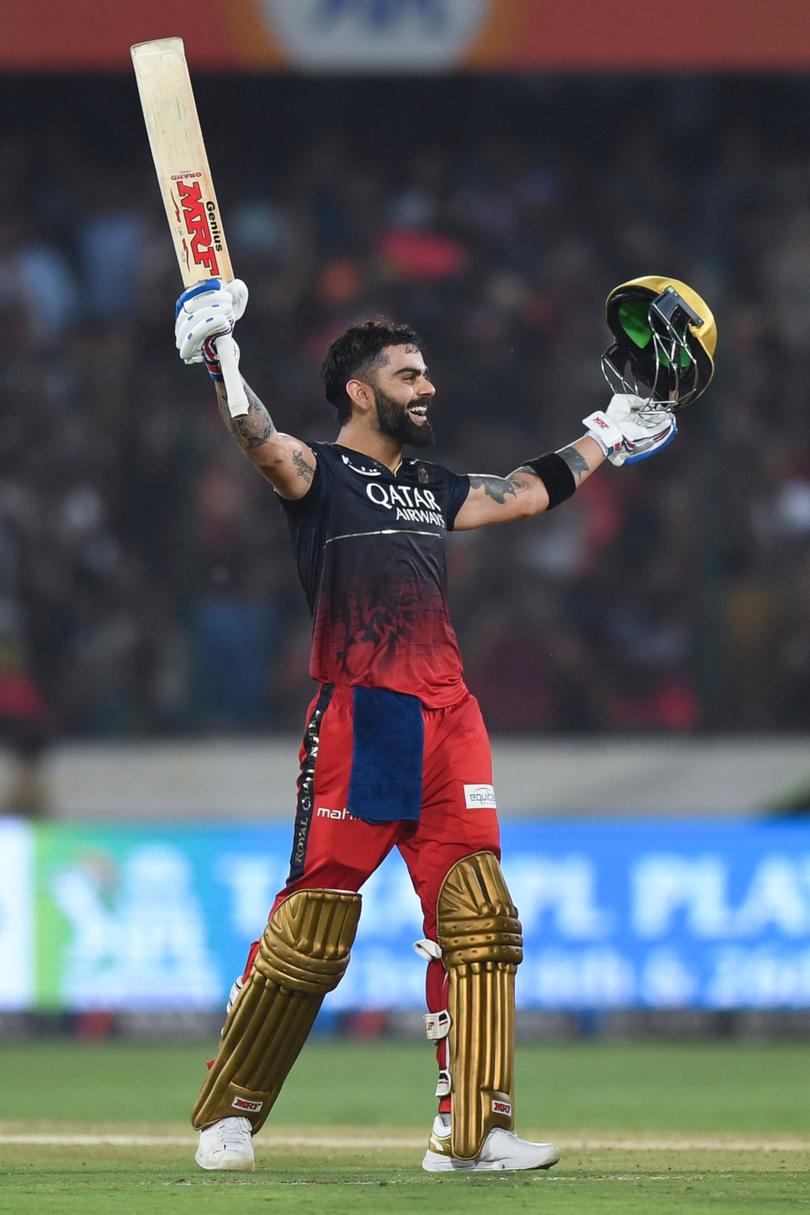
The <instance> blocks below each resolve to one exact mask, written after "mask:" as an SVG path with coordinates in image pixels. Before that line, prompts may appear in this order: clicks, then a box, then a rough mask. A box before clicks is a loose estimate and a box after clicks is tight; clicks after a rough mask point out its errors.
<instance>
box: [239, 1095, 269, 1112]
mask: <svg viewBox="0 0 810 1215" xmlns="http://www.w3.org/2000/svg"><path fill="white" fill-rule="evenodd" d="M263 1105H264V1102H263V1101H246V1100H245V1098H244V1097H234V1099H233V1101H232V1102H231V1107H232V1108H233V1109H235V1110H243V1111H244V1112H245V1113H246V1114H258V1112H259V1110H260V1109H261V1108H262V1106H263Z"/></svg>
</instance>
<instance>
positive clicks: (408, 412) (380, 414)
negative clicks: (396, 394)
mask: <svg viewBox="0 0 810 1215" xmlns="http://www.w3.org/2000/svg"><path fill="white" fill-rule="evenodd" d="M373 392H374V403H375V405H376V406H377V423H378V425H379V428H380V433H381V434H384V435H387V436H388V437H389V438H391V439H396V441H397V442H398V443H400V444H401V445H402V446H403V447H404V446H405V445H406V444H410V445H411V447H431V446H432V445H433V444H434V443H435V442H436V436H435V434H434V433H433V427H432V426H431V424H430V422H429V421H428V420H427V409H428V407H427V404H426V403H425V402H422V403H421V404H415V405H411V406H410V407H406V406H404V405H400V404H399V403H398V402H397V401H395V400H394V398H393V397H390V396H389V395H388V394H387V393H386V392H383V390H382V389H381V388H376V387H373Z"/></svg>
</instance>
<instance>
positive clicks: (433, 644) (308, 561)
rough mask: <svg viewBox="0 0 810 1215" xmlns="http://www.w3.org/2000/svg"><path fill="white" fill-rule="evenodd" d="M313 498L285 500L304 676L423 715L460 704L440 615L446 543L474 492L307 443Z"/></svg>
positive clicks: (435, 470)
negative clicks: (413, 707) (383, 691)
mask: <svg viewBox="0 0 810 1215" xmlns="http://www.w3.org/2000/svg"><path fill="white" fill-rule="evenodd" d="M309 446H310V447H311V449H312V451H313V452H314V453H315V457H316V460H317V467H316V470H315V476H314V478H313V481H312V485H311V486H310V488H309V490H308V492H307V493H306V494H305V495H304V497H303V498H299V499H298V500H297V501H294V502H289V501H285V500H284V499H280V501H281V503H282V506H283V507H284V511H285V513H286V516H287V522H288V526H289V530H290V536H291V538H292V542H293V547H294V549H295V554H296V559H297V562H298V573H299V576H300V578H301V582H302V584H303V587H304V590H305V592H306V596H307V602H308V603H309V608H310V611H311V613H312V624H313V628H312V656H311V660H310V674H311V675H312V676H313V678H314V679H317V680H320V681H321V682H322V683H331V684H336V685H338V686H340V685H343V686H346V685H349V686H351V685H361V686H363V687H372V688H389V689H391V690H392V691H395V692H406V693H408V694H410V695H412V696H417V697H418V698H419V699H420V700H421V702H422V704H423V705H426V706H427V707H429V708H441V707H444V706H446V705H451V704H454V703H455V702H456V701H457V700H460V699H461V697H462V696H464V695H465V693H466V688H465V686H464V682H463V678H462V665H461V655H460V653H459V648H458V642H457V641H456V635H455V632H454V631H453V626H452V625H451V623H450V616H449V612H448V607H447V566H446V559H445V536H446V533H447V532H448V531H451V530H452V528H453V524H454V522H455V518H456V515H457V514H458V511H459V509H460V508H461V506H462V504H463V503H464V500H465V499H466V497H467V494H468V493H469V488H470V481H469V477H467V476H459V475H457V474H456V473H452V472H450V471H449V470H448V469H446V468H442V467H441V465H439V464H431V463H428V462H427V461H426V460H421V459H416V460H413V459H403V461H402V463H401V464H400V466H399V468H398V469H397V472H396V474H394V473H392V472H391V470H390V469H389V468H388V467H387V466H386V465H385V464H381V463H379V462H378V461H377V460H374V459H372V458H371V457H370V456H365V455H361V454H360V453H358V452H355V451H352V450H351V449H349V448H347V447H341V446H340V445H338V444H336V443H310V444H309Z"/></svg>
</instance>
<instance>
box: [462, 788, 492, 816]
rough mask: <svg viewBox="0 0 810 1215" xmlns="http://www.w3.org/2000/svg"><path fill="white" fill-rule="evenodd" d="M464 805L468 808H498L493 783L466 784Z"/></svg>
mask: <svg viewBox="0 0 810 1215" xmlns="http://www.w3.org/2000/svg"><path fill="white" fill-rule="evenodd" d="M464 805H465V806H466V807H467V809H468V810H496V809H497V806H496V805H495V789H494V787H493V786H492V785H465V786H464Z"/></svg>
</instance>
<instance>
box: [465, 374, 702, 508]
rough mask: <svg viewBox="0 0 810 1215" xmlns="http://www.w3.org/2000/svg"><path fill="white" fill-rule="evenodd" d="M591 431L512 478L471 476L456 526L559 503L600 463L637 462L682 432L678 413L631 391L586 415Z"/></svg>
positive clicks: (523, 466) (524, 466) (530, 463)
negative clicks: (605, 408) (653, 403)
mask: <svg viewBox="0 0 810 1215" xmlns="http://www.w3.org/2000/svg"><path fill="white" fill-rule="evenodd" d="M583 422H584V423H585V425H586V426H587V428H588V434H586V435H583V436H582V438H581V439H577V440H576V441H575V442H574V443H571V444H569V446H568V447H563V448H561V449H560V450H559V451H552V452H548V453H547V454H546V455H544V456H538V457H537V458H536V459H533V460H527V461H526V463H525V464H521V466H520V467H519V468H516V469H515V471H514V472H512V473H510V474H509V476H508V477H493V476H485V475H481V474H479V473H472V474H471V475H470V492H469V494H468V495H467V499H466V501H465V502H464V505H463V506H462V507H461V509H460V510H459V512H458V514H457V515H456V521H455V530H456V531H468V530H469V529H470V528H473V527H487V526H489V525H490V524H491V523H510V522H511V521H512V520H513V519H527V518H530V517H531V516H532V515H539V514H542V512H543V511H546V510H551V508H552V507H554V506H559V504H560V503H561V502H564V501H565V500H566V498H570V497H571V495H572V494H573V493H575V492H576V490H577V489H579V487H580V485H581V484H582V482H583V481H587V479H588V477H590V476H591V474H592V473H594V472H596V470H597V468H599V467H600V465H602V464H604V463H605V461H606V460H607V459H610V461H611V463H613V464H619V465H621V464H625V463H635V462H637V461H638V460H644V459H647V457H648V456H651V455H653V454H654V453H655V452H656V451H659V450H660V449H661V448H663V447H666V445H667V444H668V443H670V442H671V440H672V439H673V438H674V437H675V435H676V434H677V432H678V426H677V423H676V421H675V415H674V413H673V412H672V411H671V410H669V409H667V408H660V407H658V406H655V407H651V405H650V403H649V402H648V401H644V400H642V399H641V398H640V397H635V396H631V395H628V394H626V393H625V394H617V395H616V396H614V397H613V398H612V400H611V402H610V404H609V405H608V407H607V410H606V411H605V412H604V413H602V412H601V411H597V412H596V413H592V414H590V415H589V416H588V417H587V418H583Z"/></svg>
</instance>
